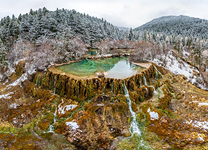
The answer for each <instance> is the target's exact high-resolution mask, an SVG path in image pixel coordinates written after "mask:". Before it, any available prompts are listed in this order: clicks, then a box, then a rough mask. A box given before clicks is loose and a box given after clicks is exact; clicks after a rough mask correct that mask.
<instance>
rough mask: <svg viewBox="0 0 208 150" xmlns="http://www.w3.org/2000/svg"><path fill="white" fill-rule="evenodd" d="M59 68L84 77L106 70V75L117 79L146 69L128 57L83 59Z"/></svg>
mask: <svg viewBox="0 0 208 150" xmlns="http://www.w3.org/2000/svg"><path fill="white" fill-rule="evenodd" d="M57 68H58V69H60V70H61V71H63V72H66V73H70V74H73V75H75V76H83V77H87V76H92V75H95V74H96V73H97V72H105V74H106V77H108V78H117V79H124V78H127V77H130V76H132V75H134V74H136V73H137V72H139V71H141V70H143V69H144V68H142V67H140V66H137V65H134V64H132V63H130V62H128V60H127V58H126V57H123V58H118V57H116V58H106V59H101V60H83V61H80V62H75V63H71V64H68V65H62V66H58V67H57Z"/></svg>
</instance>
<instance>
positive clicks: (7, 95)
mask: <svg viewBox="0 0 208 150" xmlns="http://www.w3.org/2000/svg"><path fill="white" fill-rule="evenodd" d="M11 94H13V92H10V93H7V94H3V95H0V99H2V98H4V99H10V98H11V96H10V95H11Z"/></svg>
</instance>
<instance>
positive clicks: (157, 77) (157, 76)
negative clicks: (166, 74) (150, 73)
mask: <svg viewBox="0 0 208 150" xmlns="http://www.w3.org/2000/svg"><path fill="white" fill-rule="evenodd" d="M153 66H154V65H153ZM154 68H155V73H156V79H159V74H160V75H161V76H162V77H163V75H162V73H160V72H159V71H158V70H157V67H155V66H154Z"/></svg>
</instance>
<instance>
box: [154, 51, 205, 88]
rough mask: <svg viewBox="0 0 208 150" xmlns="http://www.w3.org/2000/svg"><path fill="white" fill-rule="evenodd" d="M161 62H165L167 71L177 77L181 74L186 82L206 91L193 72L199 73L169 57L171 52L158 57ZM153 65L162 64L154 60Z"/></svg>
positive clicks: (182, 62)
mask: <svg viewBox="0 0 208 150" xmlns="http://www.w3.org/2000/svg"><path fill="white" fill-rule="evenodd" d="M160 57H161V59H162V60H165V62H166V66H165V68H166V69H168V70H169V71H171V72H172V73H174V74H176V75H178V74H182V75H184V76H186V77H187V79H188V81H189V82H191V83H192V84H195V83H197V86H198V87H199V88H201V89H204V90H208V89H207V88H206V86H205V84H202V83H204V81H203V79H202V76H201V75H200V76H197V77H196V76H194V72H197V73H199V71H198V70H197V69H195V68H193V67H192V66H190V65H189V64H187V63H186V62H184V61H182V60H180V59H179V61H180V62H179V61H178V60H177V59H176V58H175V57H174V56H173V55H171V52H169V53H168V55H167V56H166V57H165V56H160ZM152 62H153V63H155V64H157V65H159V66H161V65H162V64H164V63H163V62H162V61H161V60H159V59H157V58H155V59H154V60H153V61H152ZM197 81H200V82H201V83H198V82H197Z"/></svg>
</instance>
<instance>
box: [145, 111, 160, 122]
mask: <svg viewBox="0 0 208 150" xmlns="http://www.w3.org/2000/svg"><path fill="white" fill-rule="evenodd" d="M147 112H148V113H149V115H150V119H151V120H157V119H159V115H158V113H157V112H155V111H151V110H150V108H148V110H147Z"/></svg>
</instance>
